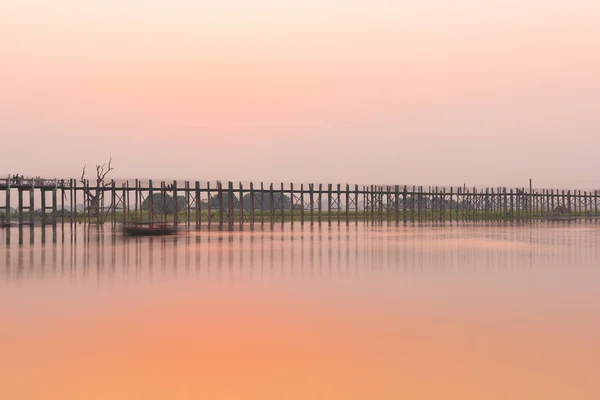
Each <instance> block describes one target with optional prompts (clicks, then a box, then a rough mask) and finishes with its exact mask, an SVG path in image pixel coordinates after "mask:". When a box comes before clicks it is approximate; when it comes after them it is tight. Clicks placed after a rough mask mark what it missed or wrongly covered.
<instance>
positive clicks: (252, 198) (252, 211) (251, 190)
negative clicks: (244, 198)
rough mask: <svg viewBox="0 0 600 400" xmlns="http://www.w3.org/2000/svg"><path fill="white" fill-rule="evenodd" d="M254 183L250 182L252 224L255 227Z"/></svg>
mask: <svg viewBox="0 0 600 400" xmlns="http://www.w3.org/2000/svg"><path fill="white" fill-rule="evenodd" d="M254 196H255V194H254V183H252V182H250V226H251V227H254Z"/></svg>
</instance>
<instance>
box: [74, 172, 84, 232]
mask: <svg viewBox="0 0 600 400" xmlns="http://www.w3.org/2000/svg"><path fill="white" fill-rule="evenodd" d="M84 198H85V197H84ZM73 203H75V210H74V215H73V218H75V224H77V214H78V212H77V179H73ZM84 203H85V202H84Z"/></svg>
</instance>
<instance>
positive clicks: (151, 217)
mask: <svg viewBox="0 0 600 400" xmlns="http://www.w3.org/2000/svg"><path fill="white" fill-rule="evenodd" d="M148 220H149V221H150V223H151V224H153V223H154V188H153V187H152V179H149V180H148Z"/></svg>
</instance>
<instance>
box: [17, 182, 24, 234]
mask: <svg viewBox="0 0 600 400" xmlns="http://www.w3.org/2000/svg"><path fill="white" fill-rule="evenodd" d="M17 193H18V195H19V210H18V212H19V225H23V188H21V187H19V188H18V189H17Z"/></svg>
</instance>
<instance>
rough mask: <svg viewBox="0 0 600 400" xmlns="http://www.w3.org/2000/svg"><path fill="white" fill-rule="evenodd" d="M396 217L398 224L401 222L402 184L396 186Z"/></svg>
mask: <svg viewBox="0 0 600 400" xmlns="http://www.w3.org/2000/svg"><path fill="white" fill-rule="evenodd" d="M394 219H395V221H396V225H398V224H399V223H400V185H395V186H394Z"/></svg>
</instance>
